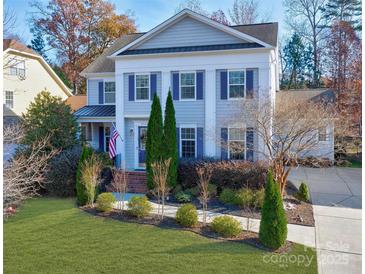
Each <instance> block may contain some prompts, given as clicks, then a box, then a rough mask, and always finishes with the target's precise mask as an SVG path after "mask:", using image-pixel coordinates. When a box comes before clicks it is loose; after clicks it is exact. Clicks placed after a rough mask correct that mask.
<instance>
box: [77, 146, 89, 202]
mask: <svg viewBox="0 0 365 274" xmlns="http://www.w3.org/2000/svg"><path fill="white" fill-rule="evenodd" d="M92 154H93V149H92V148H91V147H88V146H83V147H82V152H81V157H80V159H79V163H78V165H77V171H76V198H77V203H78V204H79V205H80V206H83V205H85V204H86V203H87V194H86V189H85V186H84V184H83V183H82V180H81V169H82V164H83V163H84V161H85V160H86V159H89V158H90V157H91V155H92Z"/></svg>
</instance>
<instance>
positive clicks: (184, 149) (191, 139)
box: [180, 128, 196, 158]
mask: <svg viewBox="0 0 365 274" xmlns="http://www.w3.org/2000/svg"><path fill="white" fill-rule="evenodd" d="M180 136H181V138H180V139H181V157H182V158H195V148H196V138H195V136H196V132H195V128H181V135H180Z"/></svg>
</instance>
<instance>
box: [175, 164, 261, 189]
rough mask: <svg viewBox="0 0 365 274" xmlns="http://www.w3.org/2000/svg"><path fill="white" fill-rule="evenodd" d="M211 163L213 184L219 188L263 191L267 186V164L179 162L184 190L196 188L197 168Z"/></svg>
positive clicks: (179, 171) (179, 178) (179, 174)
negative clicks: (244, 188) (246, 188)
mask: <svg viewBox="0 0 365 274" xmlns="http://www.w3.org/2000/svg"><path fill="white" fill-rule="evenodd" d="M206 163H209V164H210V165H213V174H212V178H211V183H212V184H214V185H216V186H217V187H219V188H221V189H224V188H232V189H240V188H242V187H248V188H252V189H261V188H262V187H263V186H264V184H265V178H266V173H267V169H268V167H267V165H266V163H265V162H248V161H216V160H214V159H213V160H209V159H206V160H204V161H181V160H180V161H179V167H178V181H179V183H180V184H181V185H182V188H183V189H189V188H192V187H195V186H196V185H197V182H198V175H197V173H196V167H197V166H200V165H203V164H206Z"/></svg>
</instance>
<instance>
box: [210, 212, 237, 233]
mask: <svg viewBox="0 0 365 274" xmlns="http://www.w3.org/2000/svg"><path fill="white" fill-rule="evenodd" d="M212 229H213V230H214V231H215V232H217V233H218V234H219V235H221V236H223V237H237V236H238V235H239V234H240V233H241V231H242V229H241V224H240V222H239V221H237V220H236V219H234V218H233V217H230V216H219V217H215V218H214V219H213V222H212Z"/></svg>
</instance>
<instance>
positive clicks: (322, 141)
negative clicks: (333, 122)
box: [317, 126, 328, 143]
mask: <svg viewBox="0 0 365 274" xmlns="http://www.w3.org/2000/svg"><path fill="white" fill-rule="evenodd" d="M325 131H326V132H325V135H326V139H325V140H320V139H319V129H318V130H317V139H318V142H319V143H324V142H327V141H328V133H327V126H326V127H325Z"/></svg>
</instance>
